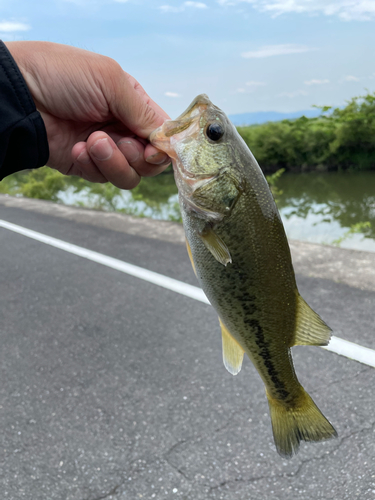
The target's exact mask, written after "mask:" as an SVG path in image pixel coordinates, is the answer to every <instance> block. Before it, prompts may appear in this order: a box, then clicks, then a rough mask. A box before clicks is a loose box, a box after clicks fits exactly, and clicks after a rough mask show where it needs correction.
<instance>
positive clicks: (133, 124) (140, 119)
mask: <svg viewBox="0 0 375 500" xmlns="http://www.w3.org/2000/svg"><path fill="white" fill-rule="evenodd" d="M119 85H120V88H119V89H118V90H117V92H115V93H114V99H115V101H114V102H113V103H112V106H111V109H112V112H113V113H114V115H115V116H116V118H118V119H119V120H120V121H121V122H123V123H124V124H125V125H126V126H127V127H128V128H129V130H131V131H132V132H133V133H134V134H136V135H137V136H138V137H142V138H144V139H147V137H148V136H149V135H150V134H151V132H152V131H153V130H155V129H156V128H158V127H159V126H160V125H162V123H164V121H165V120H167V119H169V116H168V115H167V113H166V112H165V111H164V110H163V109H162V108H161V107H160V106H158V105H157V104H156V103H155V102H154V101H153V100H152V99H151V97H150V96H149V95H148V94H147V93H146V91H145V90H144V89H143V87H142V86H141V85H140V84H139V83H138V82H137V80H136V79H135V78H133V77H132V76H131V75H129V74H128V73H126V72H125V71H124V72H123V79H122V81H121V83H119Z"/></svg>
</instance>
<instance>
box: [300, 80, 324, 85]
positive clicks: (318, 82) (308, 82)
mask: <svg viewBox="0 0 375 500" xmlns="http://www.w3.org/2000/svg"><path fill="white" fill-rule="evenodd" d="M304 83H305V85H324V84H325V83H329V80H308V81H306V82H304Z"/></svg>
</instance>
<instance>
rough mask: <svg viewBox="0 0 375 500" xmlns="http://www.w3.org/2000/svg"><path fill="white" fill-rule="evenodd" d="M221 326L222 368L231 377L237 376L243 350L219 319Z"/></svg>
mask: <svg viewBox="0 0 375 500" xmlns="http://www.w3.org/2000/svg"><path fill="white" fill-rule="evenodd" d="M219 321H220V326H221V335H222V339H223V361H224V366H225V368H226V369H227V370H228V372H229V373H231V374H232V375H237V373H239V372H240V370H241V367H242V360H243V355H244V352H245V351H244V350H243V349H242V347H241V346H240V345H239V344H238V342H237V341H236V340H234V338H233V337H232V335H231V334H230V333H229V331H228V330H227V328H226V327H225V325H224V324H223V323H222V321H221V319H220V318H219Z"/></svg>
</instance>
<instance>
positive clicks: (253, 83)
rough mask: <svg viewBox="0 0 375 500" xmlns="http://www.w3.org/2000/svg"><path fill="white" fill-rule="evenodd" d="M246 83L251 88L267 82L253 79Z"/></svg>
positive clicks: (262, 85)
mask: <svg viewBox="0 0 375 500" xmlns="http://www.w3.org/2000/svg"><path fill="white" fill-rule="evenodd" d="M246 85H248V86H249V87H251V88H256V87H264V86H265V85H267V84H266V83H264V82H255V81H254V80H251V81H250V82H246Z"/></svg>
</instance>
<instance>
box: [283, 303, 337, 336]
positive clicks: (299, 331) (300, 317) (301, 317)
mask: <svg viewBox="0 0 375 500" xmlns="http://www.w3.org/2000/svg"><path fill="white" fill-rule="evenodd" d="M331 333H332V330H331V329H330V327H329V326H328V325H327V324H326V323H325V322H324V321H323V320H322V318H321V317H320V316H319V315H318V314H317V313H316V312H315V311H313V310H312V309H311V307H310V306H309V305H308V304H307V303H306V302H305V301H304V300H303V298H302V297H301V296H300V295H299V294H298V296H297V321H296V332H295V338H294V341H293V344H292V345H328V343H329V341H330V339H331Z"/></svg>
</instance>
